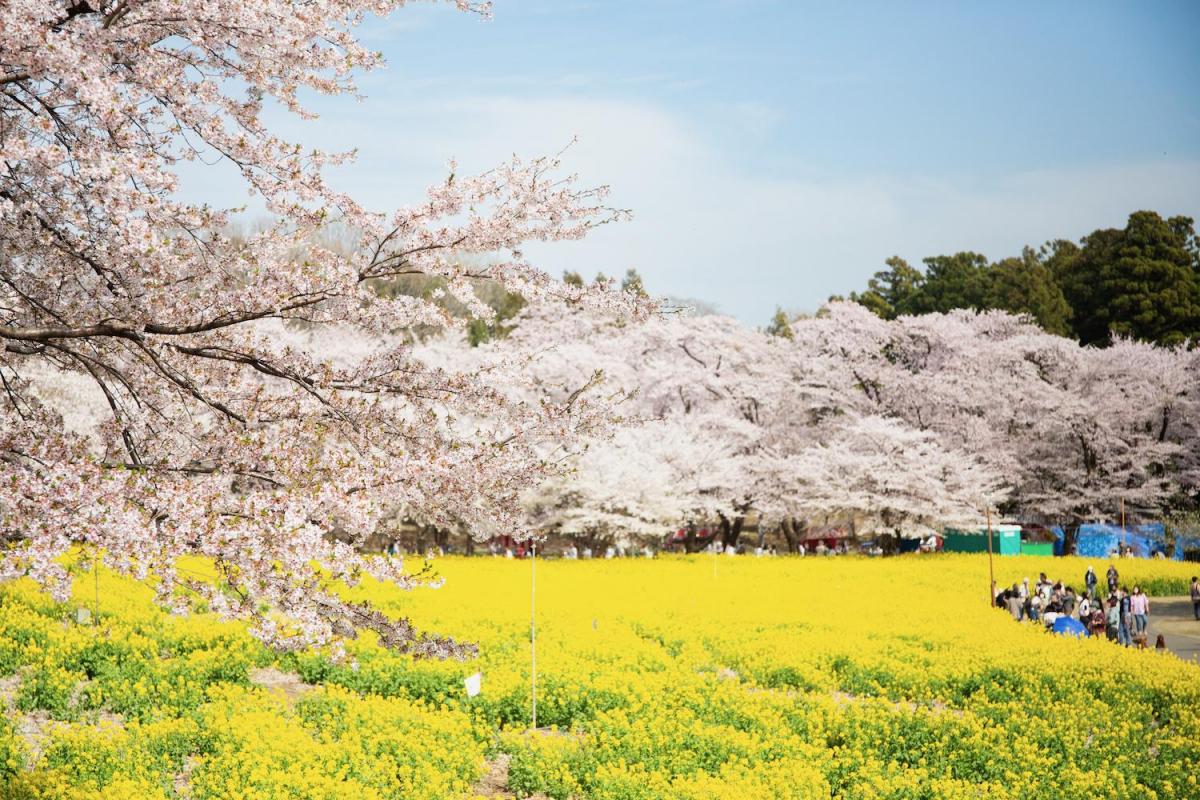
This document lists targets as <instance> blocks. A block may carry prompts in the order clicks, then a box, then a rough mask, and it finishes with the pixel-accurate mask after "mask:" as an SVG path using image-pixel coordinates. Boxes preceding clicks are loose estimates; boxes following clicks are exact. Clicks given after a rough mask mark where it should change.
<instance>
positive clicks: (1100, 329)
mask: <svg viewBox="0 0 1200 800" xmlns="http://www.w3.org/2000/svg"><path fill="white" fill-rule="evenodd" d="M1082 244H1083V246H1082V247H1080V248H1075V249H1073V250H1067V249H1064V250H1063V251H1062V252H1061V254H1060V255H1059V257H1058V258H1057V259H1056V261H1055V264H1054V266H1055V270H1056V278H1057V280H1058V282H1059V284H1060V285H1061V286H1062V290H1063V294H1064V296H1065V297H1066V299H1067V302H1068V303H1070V305H1071V308H1072V309H1073V310H1074V315H1075V318H1074V325H1073V327H1074V332H1075V335H1076V336H1077V337H1078V338H1079V340H1080V341H1081V342H1083V343H1085V344H1104V343H1106V342H1108V340H1109V339H1110V337H1111V335H1113V334H1117V335H1122V336H1131V337H1133V338H1135V339H1141V340H1143V341H1149V342H1157V343H1159V344H1178V343H1180V342H1183V341H1186V340H1188V339H1193V338H1196V337H1200V246H1198V244H1197V239H1196V231H1195V227H1194V223H1193V220H1192V219H1191V218H1190V217H1171V218H1169V219H1163V218H1162V217H1160V216H1159V215H1158V214H1156V213H1154V212H1153V211H1138V212H1135V213H1133V214H1131V215H1130V216H1129V222H1128V223H1127V224H1126V226H1125V228H1123V229H1116V228H1109V229H1104V230H1098V231H1095V232H1093V233H1091V234H1089V235H1088V236H1086V237H1084V239H1083V243H1082Z"/></svg>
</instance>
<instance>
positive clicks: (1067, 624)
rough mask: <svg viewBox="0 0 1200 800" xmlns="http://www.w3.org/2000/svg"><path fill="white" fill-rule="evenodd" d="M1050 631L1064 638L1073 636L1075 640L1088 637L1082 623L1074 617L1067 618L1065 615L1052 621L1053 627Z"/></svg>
mask: <svg viewBox="0 0 1200 800" xmlns="http://www.w3.org/2000/svg"><path fill="white" fill-rule="evenodd" d="M1050 630H1052V631H1054V632H1055V633H1058V634H1063V635H1065V636H1074V637H1075V638H1076V639H1080V638H1083V637H1084V636H1087V635H1088V630H1087V628H1085V627H1084V626H1083V623H1082V622H1080V621H1079V620H1077V619H1075V618H1074V617H1068V616H1067V615H1066V614H1063V615H1062V616H1061V617H1059V618H1058V619H1056V620H1054V627H1053V628H1051V629H1050Z"/></svg>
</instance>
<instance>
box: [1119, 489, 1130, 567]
mask: <svg viewBox="0 0 1200 800" xmlns="http://www.w3.org/2000/svg"><path fill="white" fill-rule="evenodd" d="M1128 546H1129V537H1128V536H1127V535H1126V532H1125V498H1124V497H1122V498H1121V550H1122V551H1125V550H1126V549H1127V548H1128ZM1122 555H1124V552H1122Z"/></svg>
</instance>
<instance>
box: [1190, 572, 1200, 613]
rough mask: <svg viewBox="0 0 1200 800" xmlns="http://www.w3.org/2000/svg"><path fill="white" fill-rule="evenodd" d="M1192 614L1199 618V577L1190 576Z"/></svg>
mask: <svg viewBox="0 0 1200 800" xmlns="http://www.w3.org/2000/svg"><path fill="white" fill-rule="evenodd" d="M1192 615H1193V616H1194V617H1195V618H1196V619H1200V578H1198V577H1196V576H1195V575H1193V576H1192Z"/></svg>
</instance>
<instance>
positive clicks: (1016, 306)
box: [831, 211, 1200, 345]
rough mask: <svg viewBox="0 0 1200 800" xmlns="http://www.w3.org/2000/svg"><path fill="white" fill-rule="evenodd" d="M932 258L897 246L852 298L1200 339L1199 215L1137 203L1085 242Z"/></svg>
mask: <svg viewBox="0 0 1200 800" xmlns="http://www.w3.org/2000/svg"><path fill="white" fill-rule="evenodd" d="M923 262H924V264H925V271H924V272H922V271H920V270H918V269H915V268H913V267H912V266H910V265H909V264H908V263H907V262H906V261H904V259H902V258H900V257H898V256H893V257H892V258H889V259H888V260H887V267H888V268H887V269H885V270H881V271H879V272H876V273H875V275H874V276H873V277H872V278H871V279H870V280H869V281H868V282H867V289H866V290H865V291H863V292H861V293H859V292H851V293H850V295H849V299H850V300H852V301H854V302H857V303H860V304H862V305H863V306H866V307H867V308H869V309H870V310H871V311H872V312H874V313H875V314H878V315H879V316H880V317H883V318H884V319H895V318H896V317H898V316H902V315H905V314H928V313H931V312H946V311H950V310H952V309H956V308H969V309H975V310H979V311H982V310H985V309H1003V310H1005V311H1010V312H1012V313H1014V314H1026V315H1028V316H1029V317H1030V318H1032V319H1033V320H1034V321H1035V322H1037V324H1038V325H1040V326H1041V327H1042V328H1043V329H1045V330H1046V331H1048V332H1050V333H1054V334H1058V335H1061V336H1073V337H1075V338H1077V339H1079V340H1080V341H1081V342H1083V343H1084V344H1095V345H1105V344H1107V343H1108V342H1109V341H1111V339H1112V337H1113V336H1114V335H1115V336H1129V337H1132V338H1134V339H1139V340H1142V341H1148V342H1155V343H1157V344H1166V345H1172V344H1180V343H1184V342H1187V341H1194V340H1198V339H1200V239H1198V238H1197V236H1196V231H1195V225H1194V222H1193V220H1192V219H1191V218H1190V217H1182V216H1179V217H1170V218H1168V219H1163V218H1162V217H1161V216H1159V215H1158V214H1156V213H1154V212H1153V211H1137V212H1134V213H1133V214H1131V215H1130V216H1129V222H1128V223H1127V224H1126V226H1125V228H1123V229H1103V230H1097V231H1094V232H1093V233H1091V234H1089V235H1088V236H1086V237H1084V238H1083V240H1082V241H1081V243H1080V244H1079V245H1076V244H1074V243H1072V242H1069V241H1065V240H1061V239H1060V240H1055V241H1052V242H1048V243H1047V244H1046V245H1044V246H1043V247H1042V248H1041V249H1040V250H1034V249H1033V248H1029V247H1026V248H1025V249H1024V250H1023V251H1022V252H1021V255H1020V256H1018V257H1012V258H1005V259H1001V260H1000V261H997V262H995V263H989V262H988V260H987V259H986V258H985V257H984V256H982V255H980V254H979V253H973V252H959V253H954V254H953V255H939V256H931V257H929V258H926V259H923ZM831 299H840V298H831Z"/></svg>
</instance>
